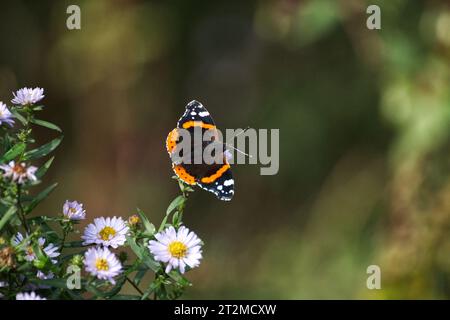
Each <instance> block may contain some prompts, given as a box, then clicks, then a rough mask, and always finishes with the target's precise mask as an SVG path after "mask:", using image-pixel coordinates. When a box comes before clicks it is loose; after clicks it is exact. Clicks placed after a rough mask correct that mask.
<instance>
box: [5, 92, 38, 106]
mask: <svg viewBox="0 0 450 320" xmlns="http://www.w3.org/2000/svg"><path fill="white" fill-rule="evenodd" d="M13 95H14V99H12V100H11V102H12V103H14V104H16V105H18V104H20V105H22V106H25V105H31V104H35V103H36V102H38V101H40V100H42V99H44V97H45V96H44V89H42V88H34V89H32V88H22V89H20V90H17V91H16V92H15V93H14V92H13Z"/></svg>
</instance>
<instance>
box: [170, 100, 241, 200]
mask: <svg viewBox="0 0 450 320" xmlns="http://www.w3.org/2000/svg"><path fill="white" fill-rule="evenodd" d="M180 129H185V130H187V131H188V132H189V133H190V135H191V136H192V137H193V136H194V130H199V129H201V131H202V133H203V134H204V133H205V132H207V133H208V134H210V135H211V136H212V139H211V140H210V141H202V142H201V143H196V142H195V141H194V140H195V139H191V141H192V144H191V150H194V149H196V148H201V151H202V154H203V151H204V149H205V148H207V147H208V146H209V145H210V144H211V143H220V142H218V132H217V127H216V124H215V123H214V120H213V118H212V117H211V115H210V113H209V112H208V110H206V108H205V107H204V106H203V105H202V104H201V103H200V102H198V101H195V100H193V101H191V102H189V103H188V104H187V106H186V110H185V112H184V113H183V115H182V116H181V118H180V120H178V122H177V127H176V128H175V129H173V130H172V131H171V132H169V134H168V135H167V139H166V149H167V152H168V153H169V156H170V159H171V161H172V169H173V171H174V172H175V174H176V175H177V177H178V178H179V179H180V180H182V181H183V182H184V183H186V184H188V185H197V186H199V187H200V188H202V189H204V190H206V191H209V192H212V193H214V194H215V195H216V196H217V198H219V199H220V200H223V201H230V200H231V199H232V198H233V195H234V179H233V175H232V174H231V166H230V164H229V163H228V160H227V159H228V153H227V150H226V149H225V148H224V147H223V146H224V144H221V146H222V147H220V148H218V149H217V150H219V151H218V154H217V155H216V156H217V159H220V160H222V161H215V162H212V164H207V163H205V162H203V161H202V162H201V163H194V161H190V163H186V162H187V161H184V163H183V161H179V159H176V157H175V153H176V151H177V146H179V144H180V142H181V141H182V139H181V137H180ZM193 153H194V152H191V154H192V155H193ZM188 156H189V157H191V155H188ZM192 158H193V157H191V159H192Z"/></svg>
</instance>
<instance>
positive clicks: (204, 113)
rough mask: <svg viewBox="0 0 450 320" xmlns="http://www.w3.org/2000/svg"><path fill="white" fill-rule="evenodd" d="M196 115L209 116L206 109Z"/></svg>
mask: <svg viewBox="0 0 450 320" xmlns="http://www.w3.org/2000/svg"><path fill="white" fill-rule="evenodd" d="M198 115H199V116H200V117H207V116H209V112H208V111H202V112H199V113H198Z"/></svg>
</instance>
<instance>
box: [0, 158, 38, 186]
mask: <svg viewBox="0 0 450 320" xmlns="http://www.w3.org/2000/svg"><path fill="white" fill-rule="evenodd" d="M0 170H3V172H4V173H3V176H4V177H6V178H11V179H12V181H14V182H17V183H19V184H23V183H25V182H26V181H36V180H37V178H36V175H35V173H36V170H37V168H36V167H35V166H28V167H27V166H26V165H25V163H24V162H21V163H15V162H14V161H10V162H9V163H8V164H2V165H0Z"/></svg>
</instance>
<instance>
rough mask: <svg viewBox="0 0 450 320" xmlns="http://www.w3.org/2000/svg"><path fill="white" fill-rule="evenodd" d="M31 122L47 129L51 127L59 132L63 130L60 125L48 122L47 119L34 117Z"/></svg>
mask: <svg viewBox="0 0 450 320" xmlns="http://www.w3.org/2000/svg"><path fill="white" fill-rule="evenodd" d="M30 122H31V123H34V124H36V125H38V126H41V127H45V128H47V129H51V130H55V131H58V132H62V130H61V128H60V127H58V126H57V125H56V124H54V123H51V122H48V121H45V120H40V119H32V120H31V121H30Z"/></svg>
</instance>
